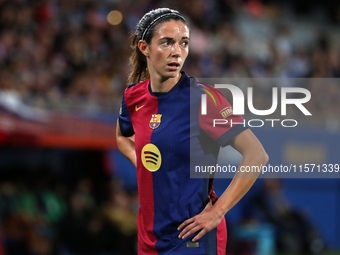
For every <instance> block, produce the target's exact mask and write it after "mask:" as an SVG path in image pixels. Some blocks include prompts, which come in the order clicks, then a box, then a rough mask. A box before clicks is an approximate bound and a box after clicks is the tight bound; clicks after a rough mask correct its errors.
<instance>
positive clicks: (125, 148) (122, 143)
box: [116, 121, 137, 166]
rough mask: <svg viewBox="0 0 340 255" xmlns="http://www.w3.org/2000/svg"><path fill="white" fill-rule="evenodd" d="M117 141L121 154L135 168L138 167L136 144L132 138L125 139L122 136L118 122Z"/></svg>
mask: <svg viewBox="0 0 340 255" xmlns="http://www.w3.org/2000/svg"><path fill="white" fill-rule="evenodd" d="M116 130H117V131H116V141H117V147H118V149H119V150H120V152H121V153H122V154H123V155H124V156H125V157H126V158H127V159H128V160H130V161H131V162H132V164H134V165H135V166H136V165H137V157H136V150H135V142H134V139H132V138H130V137H125V136H123V135H122V133H121V131H120V127H119V123H118V121H117V128H116Z"/></svg>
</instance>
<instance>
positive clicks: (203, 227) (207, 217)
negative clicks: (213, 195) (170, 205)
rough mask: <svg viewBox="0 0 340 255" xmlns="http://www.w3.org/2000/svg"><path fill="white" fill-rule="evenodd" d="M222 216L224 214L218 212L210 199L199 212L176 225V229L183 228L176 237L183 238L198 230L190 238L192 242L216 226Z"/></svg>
mask: <svg viewBox="0 0 340 255" xmlns="http://www.w3.org/2000/svg"><path fill="white" fill-rule="evenodd" d="M223 217H224V215H221V214H219V213H218V212H217V211H216V210H215V208H214V206H213V205H212V203H211V201H210V202H209V203H208V204H207V205H206V207H205V208H204V210H203V211H202V212H201V213H200V214H197V215H196V216H194V217H192V218H190V219H187V220H186V221H184V222H183V223H182V224H181V225H180V226H179V227H178V230H181V229H183V228H184V229H183V231H182V232H181V233H180V234H179V236H178V237H179V238H182V239H184V238H186V237H188V236H190V235H192V234H194V233H197V232H199V233H198V234H197V235H196V236H195V237H194V238H193V239H192V241H193V242H196V241H197V240H199V239H200V238H201V237H202V236H204V235H205V234H206V233H208V232H209V231H210V230H212V229H214V228H216V227H217V226H218V224H220V222H221V221H222V219H223Z"/></svg>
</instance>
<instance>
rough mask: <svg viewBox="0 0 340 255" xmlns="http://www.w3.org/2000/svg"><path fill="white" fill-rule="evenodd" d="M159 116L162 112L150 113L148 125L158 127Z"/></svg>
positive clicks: (159, 122)
mask: <svg viewBox="0 0 340 255" xmlns="http://www.w3.org/2000/svg"><path fill="white" fill-rule="evenodd" d="M161 117H162V114H152V117H151V120H150V123H149V126H150V128H152V129H155V128H158V127H159V125H160V124H161Z"/></svg>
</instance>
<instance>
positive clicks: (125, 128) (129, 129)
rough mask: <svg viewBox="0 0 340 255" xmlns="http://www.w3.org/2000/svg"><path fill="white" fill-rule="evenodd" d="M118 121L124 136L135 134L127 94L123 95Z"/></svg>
mask: <svg viewBox="0 0 340 255" xmlns="http://www.w3.org/2000/svg"><path fill="white" fill-rule="evenodd" d="M118 121H119V127H120V131H121V132H122V135H123V136H125V137H130V136H132V135H134V133H135V131H134V130H133V126H132V123H131V117H130V113H129V110H128V109H127V107H126V103H125V95H123V100H122V105H121V107H120V110H119V117H118Z"/></svg>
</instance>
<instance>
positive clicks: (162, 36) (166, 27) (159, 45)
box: [146, 20, 189, 79]
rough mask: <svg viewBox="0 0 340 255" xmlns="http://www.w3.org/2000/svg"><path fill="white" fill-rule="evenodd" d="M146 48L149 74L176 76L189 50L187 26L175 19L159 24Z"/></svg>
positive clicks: (164, 76)
mask: <svg viewBox="0 0 340 255" xmlns="http://www.w3.org/2000/svg"><path fill="white" fill-rule="evenodd" d="M146 50H147V59H148V68H149V72H150V76H151V73H152V72H155V74H157V75H158V76H159V77H161V78H162V79H167V78H174V77H178V74H179V72H180V70H181V69H182V66H183V64H184V61H185V59H186V58H187V56H188V52H189V28H188V27H187V26H186V25H185V24H184V23H183V22H182V21H175V20H170V21H167V22H163V23H161V24H159V25H158V27H156V31H155V34H154V36H153V37H152V39H151V43H150V45H147V49H146Z"/></svg>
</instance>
